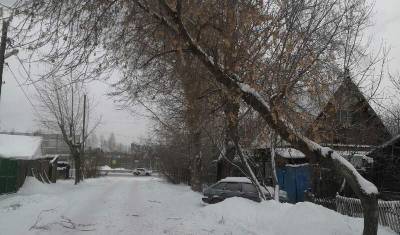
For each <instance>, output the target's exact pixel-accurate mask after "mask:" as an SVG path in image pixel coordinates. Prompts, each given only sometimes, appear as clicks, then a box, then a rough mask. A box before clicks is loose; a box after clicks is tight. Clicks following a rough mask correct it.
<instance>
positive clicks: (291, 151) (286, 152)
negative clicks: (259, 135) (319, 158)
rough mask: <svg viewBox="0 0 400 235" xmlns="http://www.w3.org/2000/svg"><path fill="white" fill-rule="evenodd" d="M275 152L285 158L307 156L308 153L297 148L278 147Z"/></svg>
mask: <svg viewBox="0 0 400 235" xmlns="http://www.w3.org/2000/svg"><path fill="white" fill-rule="evenodd" d="M275 153H276V154H278V155H279V156H281V157H283V158H305V157H306V155H304V153H302V152H300V151H299V150H297V149H295V148H276V149H275Z"/></svg>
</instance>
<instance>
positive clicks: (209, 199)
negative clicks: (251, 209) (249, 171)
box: [202, 177, 261, 204]
mask: <svg viewBox="0 0 400 235" xmlns="http://www.w3.org/2000/svg"><path fill="white" fill-rule="evenodd" d="M203 194H204V197H203V198H202V200H203V202H206V203H210V204H212V203H217V202H220V201H223V200H225V199H226V198H230V197H243V198H247V199H250V200H253V201H257V202H259V201H261V200H260V197H259V196H258V192H257V189H256V187H255V186H254V185H253V184H252V183H251V181H250V180H249V179H248V178H246V177H227V178H225V179H222V180H220V181H218V182H217V183H215V184H213V185H211V186H210V187H208V188H206V189H205V190H204V191H203Z"/></svg>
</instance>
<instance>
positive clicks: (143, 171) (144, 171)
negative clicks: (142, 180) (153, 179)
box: [133, 168, 152, 176]
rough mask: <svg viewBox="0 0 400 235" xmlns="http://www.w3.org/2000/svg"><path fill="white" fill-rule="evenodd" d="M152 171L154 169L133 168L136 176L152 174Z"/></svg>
mask: <svg viewBox="0 0 400 235" xmlns="http://www.w3.org/2000/svg"><path fill="white" fill-rule="evenodd" d="M151 173H152V171H151V170H147V169H146V168H136V169H135V170H133V174H134V175H136V176H139V175H145V176H150V175H151Z"/></svg>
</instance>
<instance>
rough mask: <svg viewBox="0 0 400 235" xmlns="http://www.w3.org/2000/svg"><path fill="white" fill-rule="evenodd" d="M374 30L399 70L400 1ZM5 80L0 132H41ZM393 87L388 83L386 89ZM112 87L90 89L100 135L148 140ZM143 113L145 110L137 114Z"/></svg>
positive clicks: (383, 3) (383, 1) (384, 2)
mask: <svg viewBox="0 0 400 235" xmlns="http://www.w3.org/2000/svg"><path fill="white" fill-rule="evenodd" d="M13 2H14V0H0V3H2V4H6V5H11V4H12V3H13ZM372 21H373V22H374V26H373V27H372V28H371V29H370V30H369V33H370V34H371V35H373V40H374V44H375V45H380V43H381V42H382V41H384V42H386V44H387V45H389V46H390V48H391V53H390V58H391V61H390V65H391V69H392V70H398V67H399V64H400V0H378V1H376V3H375V10H374V16H373V19H372ZM7 63H8V64H9V66H10V68H11V70H12V72H13V73H14V74H15V75H16V77H17V79H18V80H19V81H20V82H21V83H22V82H24V81H25V79H26V74H25V73H24V71H23V70H22V69H21V66H20V64H19V62H18V60H16V59H15V58H9V59H7ZM3 79H4V81H5V84H4V85H3V88H2V94H1V101H0V129H1V130H16V131H23V132H31V131H34V130H37V129H38V125H37V122H36V116H35V114H34V113H35V111H34V109H33V107H32V105H31V104H30V103H29V101H28V99H27V98H26V97H25V96H24V94H23V92H22V89H21V88H20V87H19V86H18V84H17V82H16V81H15V79H14V78H13V75H12V73H11V71H10V69H9V68H8V67H7V66H6V67H5V70H4V75H3ZM388 86H390V85H389V83H387V82H385V83H384V85H383V90H384V89H385V87H388ZM23 89H24V90H25V91H26V92H27V95H28V96H29V97H30V100H32V102H33V103H34V104H35V102H36V101H35V99H34V94H35V90H34V89H33V88H32V87H27V86H23ZM110 91H111V90H110V88H109V86H107V85H106V84H104V83H101V82H93V83H91V84H90V85H89V93H90V96H91V97H92V98H93V99H94V100H96V102H98V106H97V108H96V110H97V111H96V112H97V114H98V115H101V116H102V120H103V122H102V125H101V126H100V127H99V128H98V130H97V134H98V135H104V136H105V137H107V136H108V135H109V134H110V133H111V132H113V133H114V134H115V136H116V138H117V141H118V142H122V143H124V144H129V143H131V142H132V141H138V140H139V139H140V138H141V137H145V136H146V134H147V130H148V129H149V128H150V125H151V123H150V121H149V120H148V119H147V118H144V117H142V116H138V115H136V116H132V115H131V114H129V113H128V112H127V111H121V110H117V106H116V105H115V104H114V103H113V101H112V100H111V99H110V98H109V97H107V96H106V93H107V92H110ZM138 111H139V112H142V113H143V111H142V110H138Z"/></svg>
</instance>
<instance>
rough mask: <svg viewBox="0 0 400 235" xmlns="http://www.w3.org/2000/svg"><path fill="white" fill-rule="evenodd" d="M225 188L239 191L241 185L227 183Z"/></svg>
mask: <svg viewBox="0 0 400 235" xmlns="http://www.w3.org/2000/svg"><path fill="white" fill-rule="evenodd" d="M225 189H226V190H229V191H233V192H236V191H240V190H241V187H240V184H239V183H227V184H226V187H225Z"/></svg>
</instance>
